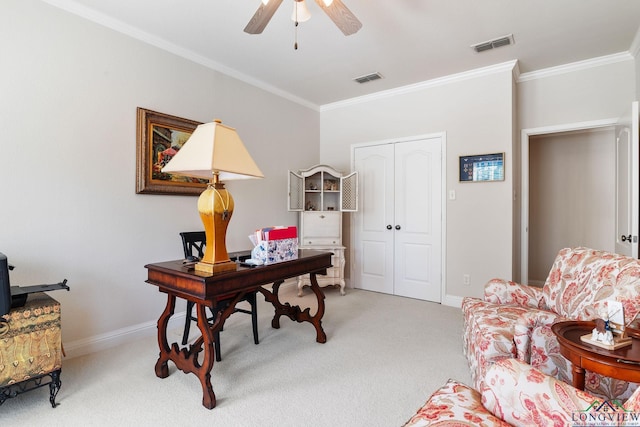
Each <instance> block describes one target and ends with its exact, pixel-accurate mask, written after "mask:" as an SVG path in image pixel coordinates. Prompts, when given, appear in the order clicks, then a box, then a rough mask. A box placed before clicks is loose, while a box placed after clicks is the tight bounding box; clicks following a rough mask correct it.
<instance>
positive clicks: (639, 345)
mask: <svg viewBox="0 0 640 427" xmlns="http://www.w3.org/2000/svg"><path fill="white" fill-rule="evenodd" d="M593 328H595V322H593V321H566V322H558V323H554V324H553V325H552V326H551V330H552V331H553V333H554V334H555V335H556V337H557V338H558V341H559V342H560V343H561V344H563V345H566V346H569V347H573V348H575V349H577V350H579V351H582V352H588V353H593V354H597V355H599V356H601V357H602V358H609V359H613V360H614V361H616V362H626V363H632V364H638V365H640V340H638V339H635V338H632V341H631V345H629V346H626V347H622V348H619V349H617V350H607V349H606V348H602V347H598V346H596V345H592V344H589V343H586V342H584V341H581V340H580V337H581V336H583V335H587V334H590V333H591V331H593Z"/></svg>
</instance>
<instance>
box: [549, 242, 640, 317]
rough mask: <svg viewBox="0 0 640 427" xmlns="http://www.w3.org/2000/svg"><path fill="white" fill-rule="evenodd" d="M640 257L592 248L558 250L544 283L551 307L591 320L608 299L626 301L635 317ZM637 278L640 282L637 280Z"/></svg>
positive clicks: (639, 305) (627, 314) (639, 303)
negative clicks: (636, 258)
mask: <svg viewBox="0 0 640 427" xmlns="http://www.w3.org/2000/svg"><path fill="white" fill-rule="evenodd" d="M638 278H640V261H638V260H635V259H633V258H629V257H626V256H623V255H618V254H613V253H609V252H605V251H599V250H594V249H589V248H565V249H562V250H560V251H559V252H558V255H557V256H556V259H555V261H554V263H553V266H552V267H551V271H550V272H549V276H548V277H547V280H546V282H545V284H544V287H543V298H544V301H545V304H546V306H547V309H549V310H550V311H553V312H555V313H557V314H559V315H560V316H563V317H567V318H569V319H573V320H591V319H593V318H595V317H600V313H601V311H603V310H606V300H608V299H613V300H617V301H620V302H622V303H623V306H624V308H625V317H626V318H627V319H628V320H631V319H632V318H633V317H634V316H635V315H636V314H637V313H638V310H640V297H639V295H640V292H639V291H640V281H638ZM634 282H637V283H634Z"/></svg>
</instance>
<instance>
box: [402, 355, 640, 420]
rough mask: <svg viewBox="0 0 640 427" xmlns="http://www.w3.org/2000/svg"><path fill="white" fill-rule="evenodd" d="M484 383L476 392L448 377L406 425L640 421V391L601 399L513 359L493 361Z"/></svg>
mask: <svg viewBox="0 0 640 427" xmlns="http://www.w3.org/2000/svg"><path fill="white" fill-rule="evenodd" d="M483 384H484V385H483V388H482V390H481V391H476V390H474V389H472V388H470V387H468V386H466V385H464V384H461V383H458V382H456V381H455V380H449V382H447V384H445V385H444V386H443V387H442V388H440V389H439V390H437V391H436V392H435V393H434V394H433V395H431V397H430V398H429V400H427V402H426V403H425V404H424V405H423V406H422V407H421V408H420V409H418V411H417V412H416V414H415V415H413V417H411V419H410V420H409V421H407V423H406V424H405V425H404V427H426V426H434V427H435V426H438V427H448V426H450V427H459V426H471V425H473V426H479V427H489V426H495V427H504V426H510V425H514V426H519V427H524V426H527V427H528V426H540V427H547V426H575V427H579V426H594V425H607V426H610V425H611V426H613V425H618V426H637V425H638V420H639V419H640V389H638V390H636V392H634V393H633V394H632V395H631V396H630V397H629V399H628V400H627V401H626V402H625V403H624V405H623V404H621V403H620V402H619V401H617V400H602V399H600V398H598V397H596V396H593V395H591V394H589V393H588V392H585V391H581V390H578V389H576V388H574V387H572V386H571V385H569V384H567V383H565V382H562V381H559V380H557V379H555V378H553V377H551V376H549V375H546V374H544V373H542V372H540V371H539V370H537V369H535V368H533V367H532V366H531V365H528V364H526V363H524V362H521V361H519V360H517V359H502V360H499V361H497V362H496V363H494V364H493V365H491V367H490V368H489V369H488V371H487V376H486V378H485V381H484V383H483ZM603 420H604V421H603Z"/></svg>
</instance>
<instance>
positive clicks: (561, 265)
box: [462, 248, 640, 400]
mask: <svg viewBox="0 0 640 427" xmlns="http://www.w3.org/2000/svg"><path fill="white" fill-rule="evenodd" d="M639 278H640V261H638V260H636V259H633V258H628V257H625V256H621V255H617V254H611V253H608V252H604V251H597V250H593V249H588V248H573V249H571V248H566V249H562V250H561V251H560V252H559V253H558V255H557V257H556V259H555V261H554V263H553V266H552V268H551V271H550V273H549V276H548V278H547V280H546V282H545V285H544V287H543V288H542V289H540V288H535V287H531V286H526V285H521V284H518V283H515V282H510V281H506V280H501V279H494V280H491V281H490V282H488V283H487V285H486V286H485V295H484V300H480V299H477V298H469V297H468V298H464V300H463V302H462V312H463V316H464V353H465V355H466V357H467V360H468V362H469V367H470V368H471V373H472V378H473V381H474V386H475V387H476V388H477V389H478V390H481V389H482V388H483V381H484V378H485V374H486V371H487V369H489V367H490V365H491V364H492V363H493V362H495V361H497V360H501V359H505V358H508V357H514V358H517V359H518V360H521V361H522V362H525V363H529V364H531V365H532V366H533V367H535V368H537V369H539V370H540V371H542V372H544V373H546V374H548V375H552V376H554V377H556V378H558V379H560V380H563V381H566V382H571V365H570V363H569V362H568V361H567V360H566V359H565V358H564V357H563V356H562V355H560V352H559V348H558V342H557V339H556V338H555V336H554V335H553V332H552V331H551V325H552V324H553V323H555V322H558V321H562V320H591V319H593V318H595V317H599V313H600V312H601V311H602V310H603V309H604V310H606V300H609V299H613V300H617V301H620V302H622V304H623V306H624V310H625V317H626V319H628V320H630V319H632V318H633V317H634V316H635V315H636V314H637V313H638V311H639V310H640V280H638V279H639ZM586 378H587V384H586V389H587V390H589V391H590V392H591V393H593V394H594V395H597V396H600V397H603V398H606V399H619V400H625V399H627V398H629V397H630V396H631V394H632V393H633V392H634V391H635V390H636V388H637V385H635V384H630V383H627V382H625V381H621V380H615V379H611V378H608V377H603V376H600V375H598V374H594V373H592V372H588V371H587V375H586Z"/></svg>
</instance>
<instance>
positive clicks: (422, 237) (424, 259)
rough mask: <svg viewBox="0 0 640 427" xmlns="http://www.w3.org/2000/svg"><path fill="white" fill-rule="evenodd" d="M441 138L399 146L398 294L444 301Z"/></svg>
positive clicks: (397, 213)
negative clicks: (442, 292) (442, 280)
mask: <svg viewBox="0 0 640 427" xmlns="http://www.w3.org/2000/svg"><path fill="white" fill-rule="evenodd" d="M441 180H442V173H441V144H440V138H433V139H427V140H420V141H411V142H403V143H399V144H395V225H394V241H395V244H394V256H395V263H394V264H395V268H394V270H395V275H394V293H395V294H396V295H401V296H406V297H411V298H419V299H424V300H428V301H435V302H440V301H441V289H442V285H441V256H442V254H441V252H442V251H441V246H442V239H441V236H442V234H441V233H442V230H441V223H442V222H441V210H442V196H441V194H442V185H441Z"/></svg>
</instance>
